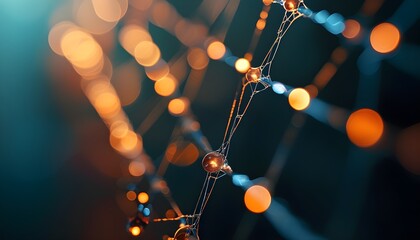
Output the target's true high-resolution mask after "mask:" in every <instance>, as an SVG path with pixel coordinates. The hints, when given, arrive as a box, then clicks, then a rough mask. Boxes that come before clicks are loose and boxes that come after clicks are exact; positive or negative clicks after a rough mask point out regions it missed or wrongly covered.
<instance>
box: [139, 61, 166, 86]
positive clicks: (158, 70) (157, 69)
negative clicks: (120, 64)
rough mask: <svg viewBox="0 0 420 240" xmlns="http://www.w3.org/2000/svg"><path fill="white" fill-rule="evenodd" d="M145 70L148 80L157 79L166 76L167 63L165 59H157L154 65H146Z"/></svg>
mask: <svg viewBox="0 0 420 240" xmlns="http://www.w3.org/2000/svg"><path fill="white" fill-rule="evenodd" d="M145 70H146V75H147V77H148V78H150V80H153V81H157V80H159V79H161V78H164V77H166V76H168V74H169V65H168V63H167V62H166V61H165V60H163V59H159V61H158V62H157V63H156V64H155V65H153V66H151V67H146V68H145Z"/></svg>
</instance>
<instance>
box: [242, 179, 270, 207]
mask: <svg viewBox="0 0 420 240" xmlns="http://www.w3.org/2000/svg"><path fill="white" fill-rule="evenodd" d="M244 201H245V206H246V208H247V209H248V210H249V211H251V212H253V213H262V212H265V211H266V210H267V209H268V208H269V207H270V204H271V194H270V192H269V191H268V190H267V189H266V188H265V187H263V186H259V185H255V186H252V187H250V188H248V189H247V190H246V192H245V196H244Z"/></svg>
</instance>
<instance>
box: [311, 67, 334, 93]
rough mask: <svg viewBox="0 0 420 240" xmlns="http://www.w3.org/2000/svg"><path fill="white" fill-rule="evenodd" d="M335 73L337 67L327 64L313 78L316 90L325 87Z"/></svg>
mask: <svg viewBox="0 0 420 240" xmlns="http://www.w3.org/2000/svg"><path fill="white" fill-rule="evenodd" d="M336 72H337V67H336V66H335V65H334V64H332V63H329V62H327V63H326V64H324V66H322V68H321V70H319V72H318V74H317V75H316V76H315V79H314V84H315V85H316V86H317V87H318V88H321V89H322V88H323V87H325V85H327V83H328V82H329V81H330V80H331V78H332V77H333V76H334V74H335V73H336Z"/></svg>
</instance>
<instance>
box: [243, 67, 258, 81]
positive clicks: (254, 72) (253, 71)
mask: <svg viewBox="0 0 420 240" xmlns="http://www.w3.org/2000/svg"><path fill="white" fill-rule="evenodd" d="M245 78H246V80H247V81H248V82H254V83H255V82H258V81H259V80H260V78H261V69H260V68H250V69H249V70H248V72H247V73H246V74H245Z"/></svg>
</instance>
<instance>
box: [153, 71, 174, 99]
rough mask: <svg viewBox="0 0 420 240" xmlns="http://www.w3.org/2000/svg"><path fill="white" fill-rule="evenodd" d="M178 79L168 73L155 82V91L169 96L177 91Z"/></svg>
mask: <svg viewBox="0 0 420 240" xmlns="http://www.w3.org/2000/svg"><path fill="white" fill-rule="evenodd" d="M176 87H177V81H176V79H175V78H174V77H173V76H172V75H168V76H166V77H164V78H161V79H159V80H158V81H156V82H155V91H156V93H157V94H159V95H161V96H164V97H166V96H169V95H172V94H173V93H174V92H175V89H176Z"/></svg>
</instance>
